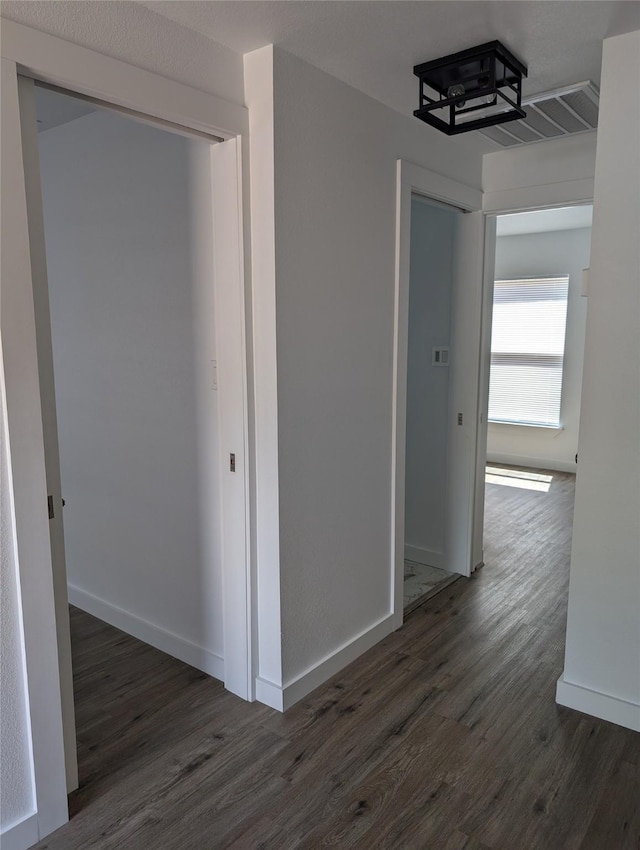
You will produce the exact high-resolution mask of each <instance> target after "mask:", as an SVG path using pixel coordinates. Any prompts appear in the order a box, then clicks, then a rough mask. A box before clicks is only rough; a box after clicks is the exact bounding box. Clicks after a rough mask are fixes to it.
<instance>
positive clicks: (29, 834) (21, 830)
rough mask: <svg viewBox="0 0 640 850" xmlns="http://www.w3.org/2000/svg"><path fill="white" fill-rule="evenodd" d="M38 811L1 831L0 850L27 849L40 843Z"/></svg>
mask: <svg viewBox="0 0 640 850" xmlns="http://www.w3.org/2000/svg"><path fill="white" fill-rule="evenodd" d="M39 837H40V836H39V834H38V813H37V812H34V813H33V814H31V815H28V816H27V817H26V818H24V819H23V820H21V821H18V823H14V824H13V826H7V827H5V828H4V829H3V830H2V832H0V850H27V848H28V847H33V845H34V844H37V843H38V839H39Z"/></svg>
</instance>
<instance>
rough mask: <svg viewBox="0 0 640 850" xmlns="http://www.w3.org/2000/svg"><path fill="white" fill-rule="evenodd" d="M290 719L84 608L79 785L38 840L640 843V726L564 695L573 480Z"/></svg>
mask: <svg viewBox="0 0 640 850" xmlns="http://www.w3.org/2000/svg"><path fill="white" fill-rule="evenodd" d="M550 474H551V475H552V476H553V478H552V481H551V482H550V489H549V492H548V493H543V492H533V491H526V490H521V489H518V488H514V487H503V486H498V485H488V486H487V518H486V545H485V567H484V568H482V569H481V570H479V571H478V572H477V573H476V574H475V575H474V576H473V577H472V578H471V579H469V580H461V581H458V582H456V583H455V584H454V585H451V586H450V587H449V588H447V589H446V590H444V591H443V592H442V593H441V594H439V595H438V596H436V597H434V598H432V599H430V600H429V601H427V602H426V603H425V604H424V605H422V606H421V607H419V608H418V609H416V610H415V611H414V612H413V613H412V614H411V615H410V616H409V617H408V618H407V620H406V623H405V625H404V626H403V628H402V629H400V630H399V631H398V632H395V633H394V634H393V635H390V636H389V637H387V638H386V639H385V640H384V641H382V643H380V644H379V645H378V646H376V647H374V648H373V649H372V650H370V651H369V652H368V653H367V654H366V655H364V656H363V657H362V658H360V659H358V660H357V661H356V662H354V663H353V664H352V665H351V666H350V667H348V668H347V669H346V670H344V671H343V672H342V673H340V674H339V675H337V676H336V677H334V678H333V679H332V680H331V681H330V682H329V683H328V684H327V685H325V686H323V687H321V688H319V689H318V690H316V691H314V693H312V694H311V695H310V696H309V697H308V698H306V699H305V700H304V701H303V702H302V703H300V704H298V705H297V706H294V708H292V709H291V710H290V711H289V712H287V714H286V715H284V716H282V715H279V714H277V713H276V712H274V711H272V710H270V709H268V708H266V707H264V706H260V705H258V704H253V705H250V704H247V703H244V702H242V701H241V700H239V699H237V698H236V697H234V696H232V695H231V694H229V693H226V692H225V691H224V689H223V688H222V686H221V685H220V684H219V683H217V682H215V681H214V680H212V679H210V678H208V677H206V676H204V675H203V674H201V673H199V672H198V671H196V670H194V669H192V668H190V667H187V666H186V665H184V664H181V663H180V662H178V661H175V660H174V659H172V658H169V657H168V656H166V655H163V654H162V653H160V652H157V651H156V650H154V649H151V648H150V647H148V646H145V645H144V644H142V643H140V642H139V641H137V640H135V639H133V638H131V637H129V636H127V635H124V634H123V633H122V632H118V631H117V630H116V629H112V628H111V627H109V626H106V625H105V624H103V623H101V622H99V621H98V620H95V619H93V618H92V617H90V616H89V615H87V614H84V613H83V612H81V611H78V610H73V612H72V635H73V650H74V671H75V687H76V701H77V720H78V739H79V758H80V782H81V787H80V790H79V791H77V792H76V793H75V794H73V795H72V796H71V798H70V805H71V813H72V819H71V822H70V823H69V824H68V825H66V826H65V827H63V828H62V829H60V830H58V832H57V833H55V834H54V835H53V836H51V837H50V838H49V839H46V840H45V841H43V842H41V843H40V844H39V845H37V846H38V847H40V848H41V849H42V850H44V848H49V850H91V848H101V850H115V848H118V850H213V848H234V850H245V848H247V850H250V848H256V850H257V848H265V850H266V848H269V850H290V848H309V850H311V849H312V848H325V847H334V848H351V847H354V848H367V850H374V849H375V848H394V850H395V848H401V850H405V848H406V849H407V850H413V848H415V850H488V848H493V850H498V848H499V850H570V849H572V848H576V850H578V848H580V850H637V848H638V846H639V844H640V806H639V805H638V801H639V800H640V735H637V734H635V733H633V732H630V731H628V730H625V729H622V728H620V727H617V726H614V725H613V724H609V723H605V722H603V721H599V720H595V719H593V718H590V717H587V716H585V715H583V714H579V713H577V712H573V711H570V710H568V709H563V708H560V707H558V706H556V704H555V702H554V694H555V684H556V680H557V678H558V676H559V675H560V673H561V671H562V666H563V651H564V630H565V613H566V602H567V574H568V561H569V548H570V538H571V513H572V508H573V477H572V476H569V475H565V474H562V473H550Z"/></svg>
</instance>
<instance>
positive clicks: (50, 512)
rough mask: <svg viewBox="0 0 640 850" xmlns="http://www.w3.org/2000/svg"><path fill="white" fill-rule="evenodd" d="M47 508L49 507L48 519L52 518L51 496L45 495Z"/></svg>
mask: <svg viewBox="0 0 640 850" xmlns="http://www.w3.org/2000/svg"><path fill="white" fill-rule="evenodd" d="M47 508H48V509H49V519H53V518H54V516H55V514H54V513H53V496H47Z"/></svg>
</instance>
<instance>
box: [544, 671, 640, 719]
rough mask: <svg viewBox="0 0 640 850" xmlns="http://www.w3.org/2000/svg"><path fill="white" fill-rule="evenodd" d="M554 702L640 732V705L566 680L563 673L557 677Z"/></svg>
mask: <svg viewBox="0 0 640 850" xmlns="http://www.w3.org/2000/svg"><path fill="white" fill-rule="evenodd" d="M556 702H557V703H558V704H559V705H564V706H565V707H566V708H575V709H576V710H577V711H582V712H584V713H585V714H589V715H591V716H592V717H599V718H600V719H601V720H608V721H609V722H610V723H616V724H617V725H618V726H624V727H625V728H626V729H633V731H634V732H640V705H638V704H637V703H634V702H628V701H627V700H624V699H620V698H619V697H614V696H611V695H610V694H603V693H601V692H600V691H592V690H591V689H590V688H584V687H583V686H582V685H575V684H573V682H567V681H565V678H564V674H563V675H562V676H560V678H559V679H558V685H557V688H556Z"/></svg>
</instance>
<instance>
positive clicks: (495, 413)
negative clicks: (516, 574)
mask: <svg viewBox="0 0 640 850" xmlns="http://www.w3.org/2000/svg"><path fill="white" fill-rule="evenodd" d="M591 216H592V207H591V205H580V206H574V207H566V208H562V209H547V210H539V211H531V212H526V213H518V214H510V215H502V216H498V219H497V232H496V252H495V284H494V287H493V309H492V332H491V365H490V380H489V404H488V428H487V469H486V477H485V521H484V561H485V564H486V569H491V564H492V563H493V561H494V560H495V556H496V553H498V552H500V551H503V550H504V548H505V547H508V546H516V545H520V542H521V541H522V539H523V538H524V537H527V536H528V537H530V538H531V536H535V535H538V537H539V540H540V541H541V540H542V539H543V537H544V535H546V534H549V533H551V532H553V533H554V534H559V535H562V536H564V537H566V538H567V539H568V540H569V541H570V538H571V524H572V511H573V490H574V479H575V472H576V464H577V461H578V431H579V420H580V396H581V385H582V361H583V354H584V339H585V325H586V312H587V298H586V297H585V296H586V294H587V292H586V281H587V279H588V272H587V271H586V270H587V269H588V267H589V255H590V239H591ZM510 541H511V542H510ZM547 542H548V543H549V541H547ZM532 566H533V562H532Z"/></svg>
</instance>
